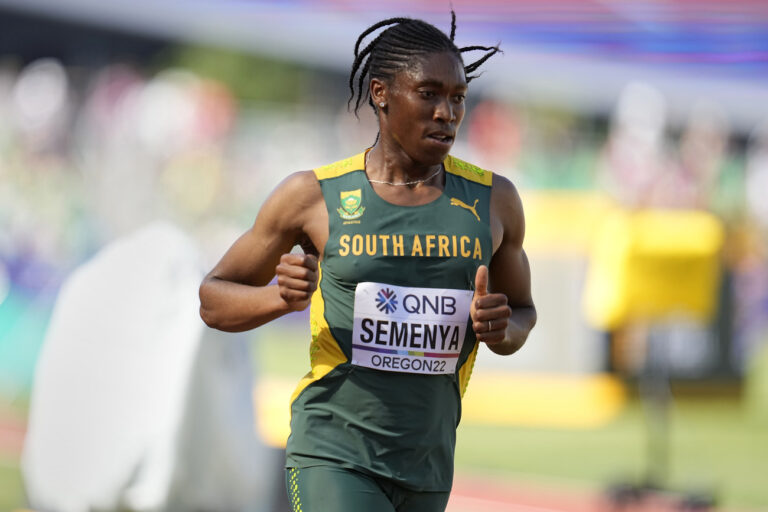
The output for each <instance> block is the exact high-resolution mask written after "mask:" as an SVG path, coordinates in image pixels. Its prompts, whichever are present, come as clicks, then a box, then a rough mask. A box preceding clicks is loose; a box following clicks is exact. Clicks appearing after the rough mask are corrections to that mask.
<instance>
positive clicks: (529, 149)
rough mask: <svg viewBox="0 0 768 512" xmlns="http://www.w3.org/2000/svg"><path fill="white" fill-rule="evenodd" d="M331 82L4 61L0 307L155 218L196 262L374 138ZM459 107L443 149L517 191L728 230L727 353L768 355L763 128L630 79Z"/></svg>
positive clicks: (767, 135)
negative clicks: (552, 96)
mask: <svg viewBox="0 0 768 512" xmlns="http://www.w3.org/2000/svg"><path fill="white" fill-rule="evenodd" d="M338 83H339V91H338V96H337V97H334V98H323V101H317V100H318V98H316V97H307V98H305V99H304V100H303V101H298V102H295V103H291V104H286V103H265V102H261V103H250V102H248V101H246V100H244V99H243V98H238V97H236V95H235V94H234V92H233V90H232V88H230V87H228V86H227V85H226V84H224V83H221V82H218V81H215V80H212V79H209V78H205V77H202V76H199V75H196V74H194V73H192V72H190V71H185V70H183V69H174V68H166V69H164V70H162V71H159V72H156V73H150V72H148V71H146V70H143V69H140V68H138V67H136V66H133V65H130V64H127V63H121V64H114V65H110V66H107V67H103V68H100V69H95V70H94V69H84V68H72V67H65V66H64V65H63V64H62V63H61V62H59V61H57V60H54V59H41V60H36V61H33V62H31V63H28V64H26V65H23V66H18V65H15V64H13V63H10V62H2V61H0V308H2V302H3V300H4V299H5V298H6V297H8V296H9V295H10V294H12V293H17V294H18V293H21V294H26V295H27V296H29V297H40V296H46V294H48V295H53V294H55V291H56V290H57V288H58V286H59V285H60V283H61V282H62V279H63V278H64V277H65V276H66V275H67V273H68V272H70V271H71V270H72V269H73V268H75V267H76V266H77V265H78V264H79V263H81V262H83V261H84V260H86V259H87V258H88V257H89V256H90V255H92V254H93V253H94V252H95V251H96V250H98V249H99V248H100V247H102V246H103V245H104V244H105V243H107V242H108V241H110V240H112V239H115V238H116V237H119V236H120V235H123V234H126V233H128V232H130V231H132V230H134V229H136V228H137V227H139V226H142V225H144V224H146V223H147V222H148V221H150V220H154V219H166V220H170V221H172V222H174V223H175V224H177V225H179V226H181V227H183V228H184V229H185V230H186V231H187V232H189V233H190V234H192V235H193V236H194V237H195V238H196V239H197V240H198V241H199V242H200V244H201V247H202V248H203V250H204V251H205V252H206V258H207V259H208V261H206V265H210V264H211V263H213V262H214V261H215V260H216V259H217V258H218V257H219V256H220V254H221V252H222V251H223V250H224V248H226V247H227V246H228V245H229V244H230V243H231V242H232V241H233V239H234V238H235V237H236V236H237V235H238V234H239V233H241V232H242V231H243V230H244V229H246V228H247V227H248V226H249V225H250V223H251V222H252V220H253V217H254V215H255V213H256V211H257V208H258V205H259V204H260V203H261V201H262V200H263V199H264V198H265V197H266V195H267V194H268V193H269V191H270V190H271V189H272V188H273V187H274V186H275V185H276V184H277V183H278V182H279V181H280V180H281V179H283V178H284V177H285V176H286V175H287V174H288V173H289V172H291V171H295V170H300V169H309V168H313V167H315V166H318V165H322V164H325V163H328V162H331V161H334V160H337V159H339V158H342V157H344V156H347V155H348V154H352V153H354V152H357V151H360V150H362V149H363V148H365V147H367V146H369V145H370V144H371V143H372V142H373V140H374V139H375V135H376V127H375V125H374V120H373V117H372V116H371V115H370V113H369V112H367V111H365V110H367V109H363V110H364V111H362V112H361V115H360V119H357V118H356V117H355V116H354V115H352V114H350V113H348V112H347V110H346V102H345V100H346V98H345V97H344V92H345V88H344V85H343V84H344V83H345V82H344V79H343V77H341V78H340V79H339V82H338ZM308 89H310V90H311V88H308ZM469 106H470V111H469V114H468V117H467V119H466V120H465V124H464V128H463V133H462V136H461V139H460V140H458V141H457V146H456V149H455V151H454V152H455V153H456V154H457V155H458V156H460V157H463V158H466V159H468V160H472V161H474V162H475V163H477V164H479V165H481V166H485V167H487V168H490V169H493V170H496V171H498V172H500V173H502V174H504V175H506V176H508V177H510V178H511V179H512V180H513V181H515V182H516V183H517V184H518V186H519V187H521V188H523V189H564V188H565V189H580V190H603V191H605V192H606V193H607V194H609V195H611V196H612V197H613V198H614V199H615V200H616V201H617V202H618V203H620V204H622V205H623V206H625V207H626V208H630V209H636V208H693V209H704V210H708V211H711V212H713V213H715V214H716V215H717V216H718V217H719V218H721V219H722V221H723V222H724V224H725V226H726V228H727V243H726V251H725V255H724V266H725V268H727V269H728V272H729V275H730V276H732V279H731V281H730V282H731V285H730V286H731V290H732V296H733V304H734V315H735V318H734V322H733V325H734V326H735V327H734V332H733V342H732V346H733V347H736V349H737V350H738V354H739V356H738V357H740V358H747V357H748V356H749V354H750V353H751V352H752V351H754V350H755V349H756V348H757V346H758V345H760V344H763V345H766V344H768V338H767V335H766V332H768V201H766V199H765V198H764V196H765V194H766V193H767V192H768V119H766V122H765V123H764V124H763V125H761V126H755V127H752V128H750V129H748V130H746V131H745V130H743V129H739V130H734V129H732V127H731V126H730V125H729V120H728V113H727V112H725V111H723V110H722V109H721V108H719V106H718V105H717V104H714V103H706V102H702V103H700V104H698V105H697V106H696V107H695V108H694V109H692V111H691V112H690V115H689V118H688V119H687V121H686V122H685V123H682V125H680V123H677V124H672V123H671V122H670V120H669V119H668V116H667V106H666V104H665V99H664V97H663V95H662V94H661V93H660V92H659V91H657V90H656V89H654V88H653V87H652V86H651V85H649V84H643V83H632V84H630V85H628V86H627V88H626V89H625V91H624V92H623V94H622V95H621V97H620V99H619V101H618V103H617V105H616V108H615V111H614V112H613V114H612V116H610V117H605V116H602V117H600V116H594V117H591V118H588V117H585V116H582V115H579V114H575V113H569V112H563V111H561V110H557V109H554V108H553V109H549V110H548V109H546V108H542V107H540V106H534V105H525V104H511V103H508V102H505V101H502V100H498V99H492V98H479V99H475V100H474V101H473V102H472V103H470V105H469ZM31 300H32V302H34V299H31ZM49 302H50V301H49ZM5 333H6V334H7V329H6V331H5ZM3 335H4V331H3V328H2V326H0V338H2V337H3ZM6 344H7V342H6ZM2 346H3V342H2V340H1V339H0V351H2Z"/></svg>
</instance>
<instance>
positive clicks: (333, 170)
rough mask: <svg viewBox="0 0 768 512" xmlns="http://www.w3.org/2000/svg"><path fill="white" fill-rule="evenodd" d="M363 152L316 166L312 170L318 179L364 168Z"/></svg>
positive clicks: (325, 178) (336, 176) (334, 176)
mask: <svg viewBox="0 0 768 512" xmlns="http://www.w3.org/2000/svg"><path fill="white" fill-rule="evenodd" d="M365 153H366V152H363V153H360V154H357V155H355V156H351V157H349V158H345V159H344V160H339V161H338V162H334V163H332V164H328V165H324V166H322V167H318V168H317V169H315V170H314V172H315V176H317V179H318V180H327V179H329V178H338V177H339V176H342V175H344V174H347V173H348V172H352V171H360V170H363V169H365Z"/></svg>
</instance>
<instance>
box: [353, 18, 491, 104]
mask: <svg viewBox="0 0 768 512" xmlns="http://www.w3.org/2000/svg"><path fill="white" fill-rule="evenodd" d="M383 27H387V28H386V29H385V30H384V31H383V32H381V33H380V34H379V35H377V36H376V37H375V38H374V39H373V40H372V41H371V42H370V43H368V44H367V45H365V47H364V48H363V49H362V50H361V49H360V47H361V46H362V44H363V41H364V40H365V38H366V37H368V36H369V35H371V34H372V33H373V32H375V31H377V30H379V29H380V28H383ZM455 36H456V13H455V12H454V11H453V9H451V32H450V36H447V35H445V33H444V32H442V31H441V30H439V29H438V28H436V27H435V26H433V25H431V24H429V23H426V22H424V21H421V20H416V19H412V18H389V19H386V20H382V21H380V22H378V23H375V24H374V25H371V26H370V27H368V28H367V29H366V30H365V31H363V33H362V34H360V37H358V38H357V41H356V42H355V60H354V62H353V63H352V71H351V72H350V74H349V93H350V94H349V101H347V106H350V107H351V105H352V101H353V100H354V103H355V108H354V112H355V115H357V113H358V111H359V109H360V105H361V104H362V102H363V101H364V100H365V99H366V98H367V100H368V104H369V105H370V106H371V108H373V110H374V112H376V106H375V105H374V104H373V101H372V100H371V98H370V94H369V90H368V88H367V87H366V84H367V83H368V82H369V81H370V79H371V78H377V79H379V80H383V81H387V82H390V81H392V80H393V79H394V77H395V74H396V73H397V72H398V71H400V70H402V69H405V68H407V67H408V66H410V65H412V63H413V60H414V57H416V56H421V55H426V54H430V53H439V52H451V53H453V54H454V55H456V57H457V58H458V59H459V61H460V62H461V63H462V65H463V66H464V74H465V76H466V80H467V83H469V82H471V81H472V80H473V79H474V78H477V76H479V75H472V73H474V72H475V71H477V69H478V68H479V67H480V66H482V65H483V64H484V63H485V61H487V60H488V59H489V58H491V57H492V56H493V55H495V54H496V53H498V52H500V51H501V50H500V49H499V47H498V45H496V46H466V47H464V48H457V47H456V45H455V44H454V42H453V41H454V38H455ZM477 50H481V51H484V52H486V53H485V55H483V56H482V57H481V58H480V59H478V60H477V61H475V62H473V63H472V64H469V65H464V59H463V58H462V53H464V52H469V51H477ZM356 76H357V81H356V80H355V77H356Z"/></svg>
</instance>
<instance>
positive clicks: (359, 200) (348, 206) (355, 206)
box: [336, 189, 365, 220]
mask: <svg viewBox="0 0 768 512" xmlns="http://www.w3.org/2000/svg"><path fill="white" fill-rule="evenodd" d="M340 200H341V208H337V209H336V211H337V212H339V216H340V217H341V218H342V219H344V220H354V219H359V218H360V217H362V215H363V212H365V206H363V194H362V190H361V189H357V190H347V191H345V192H342V193H341V197H340Z"/></svg>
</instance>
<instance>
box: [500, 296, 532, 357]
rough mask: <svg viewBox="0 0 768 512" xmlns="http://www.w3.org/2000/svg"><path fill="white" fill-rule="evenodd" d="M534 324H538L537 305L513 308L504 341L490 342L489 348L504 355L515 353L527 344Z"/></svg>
mask: <svg viewBox="0 0 768 512" xmlns="http://www.w3.org/2000/svg"><path fill="white" fill-rule="evenodd" d="M534 325H536V308H535V307H533V306H529V307H522V308H512V314H511V316H510V317H509V324H508V325H507V334H506V336H505V337H504V341H501V342H499V343H493V344H491V343H489V344H488V348H490V349H491V350H492V351H493V352H495V353H497V354H499V355H502V356H508V355H510V354H514V353H515V352H517V351H518V350H520V348H521V347H522V346H523V345H524V344H525V340H527V339H528V334H530V332H531V329H533V326H534Z"/></svg>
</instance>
